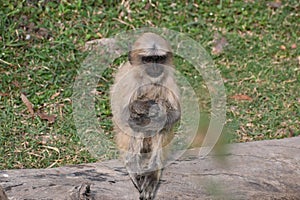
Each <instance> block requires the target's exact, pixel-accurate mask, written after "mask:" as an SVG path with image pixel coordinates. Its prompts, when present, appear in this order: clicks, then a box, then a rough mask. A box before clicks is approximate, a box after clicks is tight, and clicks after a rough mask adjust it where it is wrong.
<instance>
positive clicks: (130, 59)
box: [128, 51, 132, 65]
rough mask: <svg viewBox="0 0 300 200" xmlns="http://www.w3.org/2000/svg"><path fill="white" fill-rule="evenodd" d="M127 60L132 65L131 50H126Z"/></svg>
mask: <svg viewBox="0 0 300 200" xmlns="http://www.w3.org/2000/svg"><path fill="white" fill-rule="evenodd" d="M128 61H129V63H130V64H131V65H132V51H129V52H128Z"/></svg>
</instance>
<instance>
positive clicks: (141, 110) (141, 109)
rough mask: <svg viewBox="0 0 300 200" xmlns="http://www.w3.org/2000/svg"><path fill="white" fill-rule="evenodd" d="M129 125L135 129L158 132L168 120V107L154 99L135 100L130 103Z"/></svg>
mask: <svg viewBox="0 0 300 200" xmlns="http://www.w3.org/2000/svg"><path fill="white" fill-rule="evenodd" d="M129 112H130V117H129V120H128V123H129V126H130V127H131V128H132V129H133V130H134V131H139V132H149V131H152V132H156V131H159V130H161V129H162V128H163V126H164V124H165V121H166V120H167V115H166V109H165V108H164V107H163V105H162V104H160V103H156V102H155V101H154V100H135V101H133V102H132V103H130V104H129Z"/></svg>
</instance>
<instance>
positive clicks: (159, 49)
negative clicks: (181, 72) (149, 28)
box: [128, 33, 173, 81]
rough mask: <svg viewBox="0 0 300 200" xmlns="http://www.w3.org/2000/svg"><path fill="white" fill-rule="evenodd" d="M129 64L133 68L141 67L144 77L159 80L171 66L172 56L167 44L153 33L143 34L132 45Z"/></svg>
mask: <svg viewBox="0 0 300 200" xmlns="http://www.w3.org/2000/svg"><path fill="white" fill-rule="evenodd" d="M128 57H129V62H130V64H131V65H132V66H134V67H141V69H142V72H143V73H145V74H143V75H146V77H149V78H150V79H153V80H158V81H159V80H161V79H163V77H164V76H165V75H166V73H167V72H168V69H167V67H171V66H172V65H173V63H172V60H173V54H172V51H171V47H170V45H169V44H168V42H167V41H166V40H165V39H163V38H162V37H161V36H159V35H156V34H154V33H144V34H143V35H142V36H140V37H139V38H138V39H137V40H136V42H135V43H134V44H133V46H132V49H131V51H130V52H129V55H128Z"/></svg>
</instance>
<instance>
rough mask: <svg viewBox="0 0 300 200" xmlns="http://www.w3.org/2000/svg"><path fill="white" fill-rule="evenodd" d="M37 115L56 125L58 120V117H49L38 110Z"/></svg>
mask: <svg viewBox="0 0 300 200" xmlns="http://www.w3.org/2000/svg"><path fill="white" fill-rule="evenodd" d="M37 115H38V116H39V117H40V118H41V119H45V120H47V121H48V122H49V123H51V124H52V123H54V122H55V119H56V115H48V114H46V113H44V112H43V111H40V110H38V111H37Z"/></svg>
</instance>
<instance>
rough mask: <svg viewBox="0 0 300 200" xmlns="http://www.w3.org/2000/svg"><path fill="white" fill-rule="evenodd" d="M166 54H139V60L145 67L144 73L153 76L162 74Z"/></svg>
mask: <svg viewBox="0 0 300 200" xmlns="http://www.w3.org/2000/svg"><path fill="white" fill-rule="evenodd" d="M166 61H167V55H162V56H157V55H153V56H141V62H142V64H143V66H144V67H145V71H146V73H147V74H148V75H149V76H150V77H153V78H157V77H159V76H160V75H162V73H163V71H164V66H163V65H164V64H166Z"/></svg>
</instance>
